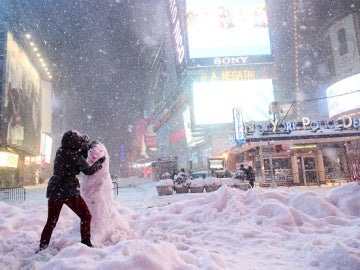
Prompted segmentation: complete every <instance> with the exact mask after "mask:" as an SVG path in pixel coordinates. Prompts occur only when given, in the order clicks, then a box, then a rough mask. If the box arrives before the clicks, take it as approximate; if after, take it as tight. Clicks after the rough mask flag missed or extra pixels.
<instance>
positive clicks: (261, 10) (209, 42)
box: [186, 0, 271, 60]
mask: <svg viewBox="0 0 360 270" xmlns="http://www.w3.org/2000/svg"><path fill="white" fill-rule="evenodd" d="M186 17H187V18H186V19H187V20H186V21H187V35H188V53H189V59H198V58H214V57H230V56H249V59H250V58H251V56H259V55H271V46H270V37H269V28H268V19H267V13H266V5H265V0H222V1H219V0H217V1H216V0H208V1H204V0H186ZM250 60H251V59H250Z"/></svg>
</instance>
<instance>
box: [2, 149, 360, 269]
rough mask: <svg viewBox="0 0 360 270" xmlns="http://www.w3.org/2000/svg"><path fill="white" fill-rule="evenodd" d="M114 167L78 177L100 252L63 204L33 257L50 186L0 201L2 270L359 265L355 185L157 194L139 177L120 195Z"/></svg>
mask: <svg viewBox="0 0 360 270" xmlns="http://www.w3.org/2000/svg"><path fill="white" fill-rule="evenodd" d="M101 147H102V146H100V150H104V148H101ZM105 150H106V149H105ZM97 153H99V152H97ZM100 153H105V155H107V152H101V151H100ZM100 155H101V154H98V156H97V157H99V156H100ZM94 159H96V158H94ZM108 161H109V160H107V161H106V162H105V163H104V167H103V168H102V169H101V170H100V171H98V172H97V173H95V174H94V175H92V176H89V177H84V178H82V181H81V191H82V195H83V197H84V199H85V201H86V202H87V204H88V205H89V209H90V212H91V213H92V228H91V232H92V243H93V245H94V246H95V247H94V248H89V247H87V246H85V245H83V244H81V243H80V233H79V219H78V217H77V216H76V215H75V214H74V213H73V212H72V211H71V210H69V208H67V207H66V206H64V207H63V209H62V212H61V215H60V219H59V221H58V224H57V226H56V228H55V230H54V232H53V235H52V238H51V241H50V245H49V247H48V248H47V249H45V250H43V251H40V252H38V253H36V251H37V250H38V247H39V239H40V234H41V231H42V229H43V226H44V225H45V222H46V217H47V199H46V198H45V191H46V184H42V185H38V186H28V187H26V200H25V201H24V202H10V201H4V200H2V201H0V220H1V222H0V234H1V237H0V269H2V270H18V269H22V270H30V269H31V270H40V269H74V270H75V269H76V270H83V269H84V270H85V269H86V270H89V269H97V270H99V269H156V270H161V269H164V270H165V269H166V270H169V269H174V270H176V269H179V270H180V269H251V270H263V269H276V270H288V269H302V270H304V269H309V270H310V269H320V270H332V269H334V270H335V269H341V270H354V269H360V235H359V232H360V208H359V207H358V206H359V201H360V185H359V184H358V183H357V182H351V183H347V184H342V185H338V184H337V183H336V185H335V186H330V185H329V186H322V187H317V186H316V187H289V188H288V187H283V188H281V187H278V188H275V189H270V188H259V187H256V188H254V189H250V190H241V189H238V188H235V187H230V186H228V185H226V184H225V183H231V182H232V181H231V180H232V179H225V180H223V181H221V183H223V185H222V186H221V187H220V188H219V189H218V190H216V191H213V192H205V190H204V191H203V192H202V193H183V194H176V193H175V192H174V193H173V194H171V195H166V196H159V195H158V193H157V185H159V183H160V182H156V181H154V180H153V179H152V178H147V177H145V178H141V179H139V178H135V177H134V178H122V179H117V182H118V184H119V186H120V188H119V189H118V191H119V192H118V194H117V195H114V193H113V190H112V185H109V184H110V182H111V179H110V174H109V171H108V165H109V164H108ZM89 162H90V161H89ZM193 181H194V180H193ZM165 182H166V181H165Z"/></svg>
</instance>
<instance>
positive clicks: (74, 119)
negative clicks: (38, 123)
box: [5, 0, 167, 158]
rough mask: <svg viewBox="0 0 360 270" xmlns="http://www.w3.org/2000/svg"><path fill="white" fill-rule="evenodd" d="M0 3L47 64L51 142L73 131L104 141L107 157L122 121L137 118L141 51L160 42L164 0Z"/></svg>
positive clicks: (121, 134)
mask: <svg viewBox="0 0 360 270" xmlns="http://www.w3.org/2000/svg"><path fill="white" fill-rule="evenodd" d="M5 1H7V2H8V6H13V10H14V11H13V13H14V14H12V16H11V17H14V20H15V18H18V19H19V20H20V21H21V23H22V25H23V26H24V28H26V29H28V31H29V32H30V33H31V34H32V36H33V37H34V40H36V41H38V42H39V44H41V45H40V47H41V51H42V53H43V54H44V55H45V56H46V57H45V59H46V61H47V62H49V63H50V70H51V72H52V74H53V80H52V83H53V85H52V86H53V90H54V106H53V130H52V133H53V135H54V136H53V137H54V140H55V142H56V141H58V142H59V141H60V139H61V136H62V134H63V133H64V132H66V131H67V130H69V129H76V130H79V131H82V132H84V133H87V134H88V135H89V136H90V137H91V138H93V139H98V140H102V141H106V142H108V144H111V146H112V147H111V150H110V151H111V153H110V154H111V156H113V157H114V158H115V157H116V155H119V152H120V151H119V148H120V145H122V144H128V142H127V135H129V134H128V125H129V124H132V125H134V124H136V123H137V119H138V118H139V117H142V116H143V106H144V105H143V104H144V99H143V96H144V94H143V93H144V91H147V90H148V87H149V86H148V82H147V80H146V78H145V70H146V68H147V66H148V65H149V64H148V62H149V61H150V60H149V55H146V54H145V51H146V50H150V51H151V50H152V49H156V48H157V47H158V46H159V45H160V44H161V39H162V38H163V35H164V32H165V31H166V27H165V23H164V19H165V18H164V17H166V16H167V13H166V12H165V11H164V10H163V9H164V5H165V4H166V2H163V1H154V0H148V1H142V0H101V1H99V0H97V1H87V0H77V1H70V2H69V1H67V0H32V1H25V2H24V3H20V2H19V3H18V2H16V1H15V2H14V1H11V0H5ZM114 134H115V135H116V136H114ZM131 135H132V134H130V136H131Z"/></svg>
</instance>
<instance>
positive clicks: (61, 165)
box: [46, 130, 105, 199]
mask: <svg viewBox="0 0 360 270" xmlns="http://www.w3.org/2000/svg"><path fill="white" fill-rule="evenodd" d="M86 140H87V141H86ZM84 143H85V144H86V143H88V139H87V138H86V137H84V136H83V135H81V134H80V133H79V132H77V131H75V130H69V131H67V132H65V134H64V135H63V137H62V140H61V146H60V147H59V148H58V149H57V151H56V156H55V161H54V173H53V176H52V177H51V178H50V180H49V184H48V187H47V192H46V197H47V198H62V199H67V198H70V197H73V196H77V195H80V183H79V180H78V179H77V177H76V175H78V174H80V172H83V173H84V174H86V175H92V174H94V173H95V172H97V171H98V170H100V169H101V168H102V166H101V164H102V163H103V162H104V160H105V157H103V158H100V159H99V160H98V161H96V162H95V163H94V164H93V165H92V166H90V165H89V164H88V163H87V162H86V159H85V158H84V156H83V154H84V153H83V152H82V149H83V148H84Z"/></svg>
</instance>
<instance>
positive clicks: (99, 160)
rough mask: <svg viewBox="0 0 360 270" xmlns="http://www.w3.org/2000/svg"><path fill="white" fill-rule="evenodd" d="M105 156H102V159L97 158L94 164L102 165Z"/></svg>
mask: <svg viewBox="0 0 360 270" xmlns="http://www.w3.org/2000/svg"><path fill="white" fill-rule="evenodd" d="M105 159H106V158H105V156H103V157H102V158H99V159H98V160H97V161H96V162H98V163H99V164H102V163H104V161H105Z"/></svg>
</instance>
